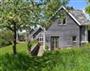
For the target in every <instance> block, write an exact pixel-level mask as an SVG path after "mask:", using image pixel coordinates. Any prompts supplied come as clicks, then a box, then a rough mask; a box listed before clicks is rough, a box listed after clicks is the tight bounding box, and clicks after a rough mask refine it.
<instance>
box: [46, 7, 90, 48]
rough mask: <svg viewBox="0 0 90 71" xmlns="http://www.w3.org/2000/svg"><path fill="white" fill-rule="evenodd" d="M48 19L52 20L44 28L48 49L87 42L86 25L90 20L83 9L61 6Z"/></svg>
mask: <svg viewBox="0 0 90 71" xmlns="http://www.w3.org/2000/svg"><path fill="white" fill-rule="evenodd" d="M59 14H60V17H58V15H59ZM50 20H52V22H51V24H50V26H49V27H48V29H47V30H46V45H47V46H48V47H49V48H50V49H55V48H63V47H72V46H80V45H81V44H82V43H87V42H88V30H87V25H88V24H89V23H90V22H89V20H87V18H86V17H85V15H84V13H83V11H81V10H71V11H70V10H69V11H68V10H67V9H66V8H65V7H64V6H61V7H60V8H59V9H58V10H57V11H56V13H55V14H54V15H53V16H52V17H51V18H50Z"/></svg>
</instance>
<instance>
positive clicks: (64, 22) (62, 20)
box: [58, 18, 66, 25]
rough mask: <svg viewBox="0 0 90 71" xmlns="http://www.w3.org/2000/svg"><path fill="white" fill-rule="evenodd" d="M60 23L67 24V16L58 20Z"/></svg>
mask: <svg viewBox="0 0 90 71" xmlns="http://www.w3.org/2000/svg"><path fill="white" fill-rule="evenodd" d="M58 24H60V25H65V24H66V18H63V19H61V20H58Z"/></svg>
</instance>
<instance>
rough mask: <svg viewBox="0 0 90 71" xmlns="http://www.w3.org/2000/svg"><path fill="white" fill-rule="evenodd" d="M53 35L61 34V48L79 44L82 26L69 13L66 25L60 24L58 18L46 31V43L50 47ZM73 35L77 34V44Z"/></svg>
mask: <svg viewBox="0 0 90 71" xmlns="http://www.w3.org/2000/svg"><path fill="white" fill-rule="evenodd" d="M51 36H59V48H61V47H69V46H73V45H79V44H80V27H79V25H78V24H77V23H76V22H75V21H74V20H73V19H72V18H71V17H70V16H69V15H67V17H66V24H65V25H60V24H58V20H56V21H55V22H53V23H52V25H51V26H50V27H49V28H48V30H47V31H46V45H47V46H48V47H49V48H51V45H50V44H51V42H50V40H51ZM72 36H76V42H75V44H74V42H73V41H72Z"/></svg>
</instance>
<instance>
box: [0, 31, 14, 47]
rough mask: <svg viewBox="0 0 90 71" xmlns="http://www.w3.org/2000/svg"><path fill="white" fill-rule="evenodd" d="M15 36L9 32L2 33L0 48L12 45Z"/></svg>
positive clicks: (0, 35) (0, 34)
mask: <svg viewBox="0 0 90 71" xmlns="http://www.w3.org/2000/svg"><path fill="white" fill-rule="evenodd" d="M12 40H13V35H12V32H11V31H9V30H2V31H0V47H2V46H7V45H10V44H11V43H12Z"/></svg>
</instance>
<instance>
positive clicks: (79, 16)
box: [48, 6, 90, 26]
mask: <svg viewBox="0 0 90 71" xmlns="http://www.w3.org/2000/svg"><path fill="white" fill-rule="evenodd" d="M61 9H64V10H65V11H66V13H68V14H69V16H71V17H72V18H73V20H74V21H76V23H77V24H78V25H80V26H81V25H89V24H90V21H89V20H88V19H87V18H86V16H85V14H84V12H83V11H81V10H67V9H66V8H65V7H64V6H61V7H60V8H59V9H58V10H57V11H56V12H55V13H54V14H53V15H52V16H51V17H50V18H49V19H48V21H50V20H51V19H52V18H53V17H54V16H55V15H56V14H57V13H58V12H59V11H60V10H61Z"/></svg>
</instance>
